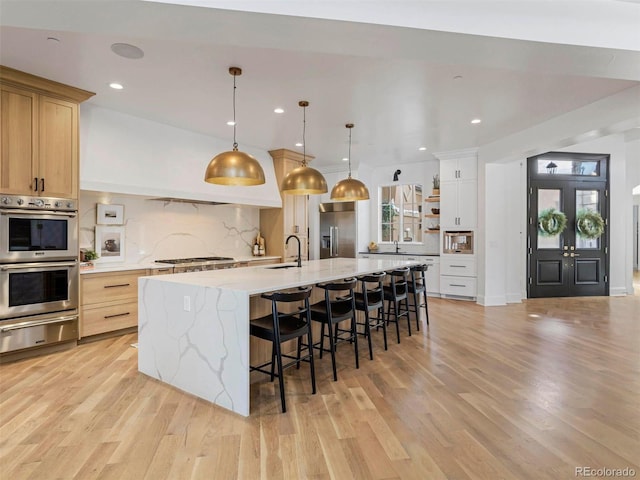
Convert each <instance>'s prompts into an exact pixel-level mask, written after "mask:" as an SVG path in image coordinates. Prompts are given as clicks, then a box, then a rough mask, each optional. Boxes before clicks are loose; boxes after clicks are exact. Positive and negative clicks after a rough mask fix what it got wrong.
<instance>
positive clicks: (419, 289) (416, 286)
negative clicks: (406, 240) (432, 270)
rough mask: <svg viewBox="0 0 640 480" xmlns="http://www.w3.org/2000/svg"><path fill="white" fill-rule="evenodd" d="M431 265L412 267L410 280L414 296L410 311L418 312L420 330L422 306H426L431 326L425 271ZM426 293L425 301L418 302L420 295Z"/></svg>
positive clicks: (426, 314) (417, 319)
mask: <svg viewBox="0 0 640 480" xmlns="http://www.w3.org/2000/svg"><path fill="white" fill-rule="evenodd" d="M428 269H429V265H425V264H423V265H414V266H413V267H411V268H410V270H411V277H410V280H411V281H410V282H409V293H411V294H412V296H413V304H411V303H409V311H411V312H413V313H415V314H416V328H417V329H418V330H420V307H424V313H425V316H426V319H427V327H428V326H429V306H428V305H427V280H426V277H425V272H426V271H427V270H428ZM421 294H422V295H424V303H418V300H419V299H420V295H421Z"/></svg>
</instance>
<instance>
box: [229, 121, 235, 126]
mask: <svg viewBox="0 0 640 480" xmlns="http://www.w3.org/2000/svg"><path fill="white" fill-rule="evenodd" d="M235 124H236V122H234V121H229V122H227V125H229V126H230V127H233V126H234V125H235Z"/></svg>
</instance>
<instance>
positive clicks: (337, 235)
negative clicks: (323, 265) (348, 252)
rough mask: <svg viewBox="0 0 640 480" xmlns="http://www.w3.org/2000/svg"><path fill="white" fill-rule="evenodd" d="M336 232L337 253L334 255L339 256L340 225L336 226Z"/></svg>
mask: <svg viewBox="0 0 640 480" xmlns="http://www.w3.org/2000/svg"><path fill="white" fill-rule="evenodd" d="M334 232H335V235H334V237H335V244H336V251H335V254H334V255H333V256H334V257H337V256H338V248H340V243H339V242H340V230H338V227H335V228H334Z"/></svg>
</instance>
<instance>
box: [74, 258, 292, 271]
mask: <svg viewBox="0 0 640 480" xmlns="http://www.w3.org/2000/svg"><path fill="white" fill-rule="evenodd" d="M234 260H235V261H236V262H249V263H251V262H256V261H258V260H280V257H277V256H268V257H267V256H263V257H253V256H246V257H235V258H234ZM94 265H95V266H94V267H93V268H87V269H85V270H80V274H81V275H84V274H88V273H108V272H124V271H126V270H145V269H150V270H159V269H162V268H167V267H173V265H171V264H169V263H156V262H143V263H99V262H97V263H96V262H94ZM190 273H194V272H190Z"/></svg>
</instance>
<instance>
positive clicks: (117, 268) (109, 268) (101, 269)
mask: <svg viewBox="0 0 640 480" xmlns="http://www.w3.org/2000/svg"><path fill="white" fill-rule="evenodd" d="M94 265H95V266H94V267H93V268H87V269H85V270H83V269H80V275H85V274H89V273H108V272H124V271H126V270H146V269H151V270H157V269H161V268H167V267H173V265H169V264H168V263H155V262H144V263H94Z"/></svg>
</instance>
